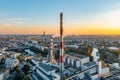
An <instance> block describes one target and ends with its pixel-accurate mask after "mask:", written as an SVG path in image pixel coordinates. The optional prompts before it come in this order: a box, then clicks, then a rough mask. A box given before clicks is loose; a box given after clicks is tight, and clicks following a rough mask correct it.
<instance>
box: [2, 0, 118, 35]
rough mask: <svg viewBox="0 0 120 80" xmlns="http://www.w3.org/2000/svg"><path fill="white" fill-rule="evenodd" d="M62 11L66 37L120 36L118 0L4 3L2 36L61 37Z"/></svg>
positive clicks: (29, 0)
mask: <svg viewBox="0 0 120 80" xmlns="http://www.w3.org/2000/svg"><path fill="white" fill-rule="evenodd" d="M60 12H63V13H64V18H65V19H64V28H65V29H64V33H65V34H92V35H94V34H107V35H108V34H117V35H119V34H120V22H119V21H120V1H119V0H114V1H113V0H93V1H89V0H86V1H83V0H66V1H64V0H60V1H57V0H52V1H48V0H44V1H43V0H41V1H33V0H25V1H24V0H20V1H16V0H12V1H9V0H4V1H3V0H1V1H0V19H1V20H0V33H2V34H42V33H43V31H46V34H59V16H58V14H59V13H60Z"/></svg>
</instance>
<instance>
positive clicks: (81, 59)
mask: <svg viewBox="0 0 120 80" xmlns="http://www.w3.org/2000/svg"><path fill="white" fill-rule="evenodd" d="M59 39H60V40H59V41H58V42H60V43H58V45H60V47H58V50H60V51H59V53H58V54H59V59H58V60H55V58H54V56H55V55H54V39H53V35H52V36H50V39H49V40H50V47H49V53H48V56H49V58H47V59H43V60H42V62H41V63H39V61H38V62H37V61H36V60H34V59H32V63H33V64H35V65H36V67H35V69H36V72H35V73H34V74H33V75H32V76H34V79H33V80H84V79H86V77H87V79H88V80H100V77H101V76H102V75H104V74H106V73H108V72H109V68H108V67H104V68H103V67H102V62H101V61H90V58H89V57H88V56H86V55H82V54H77V53H74V52H68V53H67V54H64V39H63V13H60V37H59Z"/></svg>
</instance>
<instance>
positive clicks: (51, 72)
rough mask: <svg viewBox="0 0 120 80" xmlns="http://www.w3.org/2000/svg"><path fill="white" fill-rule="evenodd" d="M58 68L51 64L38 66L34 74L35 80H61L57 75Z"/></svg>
mask: <svg viewBox="0 0 120 80" xmlns="http://www.w3.org/2000/svg"><path fill="white" fill-rule="evenodd" d="M57 70H59V69H58V68H57V67H55V66H53V65H50V64H41V63H40V64H38V65H37V66H36V68H35V72H34V74H33V76H34V77H33V80H60V75H59V74H57V73H56V72H57Z"/></svg>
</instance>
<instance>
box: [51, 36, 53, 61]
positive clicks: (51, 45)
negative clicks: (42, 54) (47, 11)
mask: <svg viewBox="0 0 120 80" xmlns="http://www.w3.org/2000/svg"><path fill="white" fill-rule="evenodd" d="M50 62H51V63H52V62H53V37H52V36H51V37H50Z"/></svg>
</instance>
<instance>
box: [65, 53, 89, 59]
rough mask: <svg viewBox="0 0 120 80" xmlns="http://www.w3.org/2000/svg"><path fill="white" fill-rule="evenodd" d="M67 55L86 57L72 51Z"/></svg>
mask: <svg viewBox="0 0 120 80" xmlns="http://www.w3.org/2000/svg"><path fill="white" fill-rule="evenodd" d="M67 55H70V56H74V57H77V58H81V59H82V58H86V57H87V56H85V55H81V54H76V53H73V52H69V53H68V54H67Z"/></svg>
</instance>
